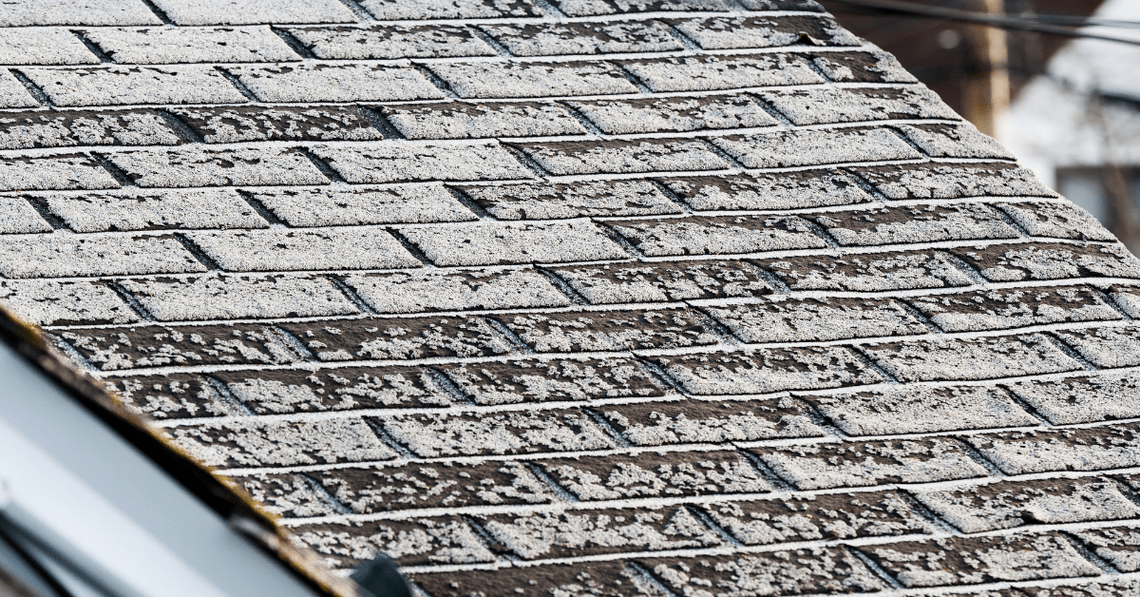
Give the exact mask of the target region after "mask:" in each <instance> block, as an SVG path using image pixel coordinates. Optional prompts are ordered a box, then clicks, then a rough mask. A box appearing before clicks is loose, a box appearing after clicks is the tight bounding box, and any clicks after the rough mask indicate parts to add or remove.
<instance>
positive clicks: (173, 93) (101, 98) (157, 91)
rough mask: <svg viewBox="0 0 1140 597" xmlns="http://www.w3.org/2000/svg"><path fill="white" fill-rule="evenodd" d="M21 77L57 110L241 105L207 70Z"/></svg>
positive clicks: (35, 71)
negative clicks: (139, 106) (67, 108)
mask: <svg viewBox="0 0 1140 597" xmlns="http://www.w3.org/2000/svg"><path fill="white" fill-rule="evenodd" d="M22 72H23V73H24V74H25V75H27V76H28V78H29V79H31V81H32V82H33V83H35V84H36V85H37V86H38V87H39V88H40V89H43V91H44V93H46V94H47V96H48V97H49V98H51V101H52V102H54V103H55V104H56V105H59V106H115V105H127V104H198V103H207V102H209V103H221V104H240V103H244V102H245V101H247V100H246V99H245V96H244V95H242V94H241V92H239V91H238V90H237V88H236V87H234V86H233V85H231V84H230V82H229V81H227V80H226V78H225V77H223V76H222V75H221V74H220V73H218V72H217V71H216V70H214V69H213V68H211V67H208V66H199V65H190V66H164V67H153V66H108V67H89V68H73V69H45V68H25V69H23V70H22Z"/></svg>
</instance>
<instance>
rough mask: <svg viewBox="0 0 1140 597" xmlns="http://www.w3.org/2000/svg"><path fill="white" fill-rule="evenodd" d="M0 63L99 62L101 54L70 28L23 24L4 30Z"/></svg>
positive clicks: (1, 34) (0, 43)
mask: <svg viewBox="0 0 1140 597" xmlns="http://www.w3.org/2000/svg"><path fill="white" fill-rule="evenodd" d="M40 6H43V3H40ZM8 10H11V5H8ZM7 14H9V15H11V13H7ZM0 64H13V65H25V64H37V65H57V64H58V65H63V64H99V58H98V57H96V56H95V55H94V54H92V53H91V51H90V50H88V49H87V46H85V45H83V42H81V41H79V38H78V37H76V36H75V34H73V33H71V32H70V31H68V30H66V29H56V28H47V27H43V28H40V27H34V28H33V27H26V28H24V27H22V28H19V29H14V28H13V29H4V30H0Z"/></svg>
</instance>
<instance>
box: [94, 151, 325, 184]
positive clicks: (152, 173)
mask: <svg viewBox="0 0 1140 597" xmlns="http://www.w3.org/2000/svg"><path fill="white" fill-rule="evenodd" d="M107 159H108V160H110V161H111V163H113V164H115V165H116V166H118V167H119V168H121V169H122V170H123V172H125V173H126V175H127V176H128V177H129V178H130V179H131V180H132V181H134V183H135V184H137V185H139V186H140V187H208V186H228V185H279V184H301V185H305V184H325V183H327V182H328V179H327V178H325V176H324V174H321V171H320V170H318V169H317V167H316V166H315V165H313V163H312V162H311V161H309V159H308V158H306V157H305V156H304V155H303V154H301V153H300V152H297V151H294V150H290V149H278V150H268V151H267V150H261V149H221V150H211V149H200V148H198V147H194V148H187V149H181V150H162V149H157V150H141V151H134V152H130V153H115V154H112V155H110V156H108V158H107Z"/></svg>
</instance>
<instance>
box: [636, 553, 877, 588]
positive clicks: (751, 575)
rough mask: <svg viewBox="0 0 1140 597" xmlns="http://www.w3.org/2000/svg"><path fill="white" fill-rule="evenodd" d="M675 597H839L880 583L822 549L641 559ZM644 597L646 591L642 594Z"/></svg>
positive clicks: (845, 556) (850, 557)
mask: <svg viewBox="0 0 1140 597" xmlns="http://www.w3.org/2000/svg"><path fill="white" fill-rule="evenodd" d="M638 564H640V565H641V566H642V567H644V569H646V570H651V571H652V572H653V573H654V575H656V576H658V577H660V578H662V579H663V580H664V582H665V586H667V587H669V589H670V590H672V591H674V594H677V595H690V594H697V593H698V591H708V587H716V588H717V589H719V590H721V591H723V593H722V594H724V595H748V594H749V593H752V594H761V595H762V594H763V593H757V590H758V588H759V590H763V591H765V592H766V593H768V594H769V595H780V596H783V595H802V594H808V595H811V594H843V593H850V592H861V593H862V592H866V593H870V592H875V591H878V590H880V589H882V588H884V585H883V581H881V580H879V578H878V577H877V576H876V575H875V573H874V572H871V570H870V569H869V568H867V566H866V565H865V564H863V563H862V562H861V561H860V560H859V558H858V557H857V556H855V555H854V554H852V553H851V552H849V551H846V550H843V549H840V548H834V547H821V548H810V549H797V550H793V551H775V552H768V553H749V554H733V555H715V556H704V555H702V556H700V557H695V558H686V557H674V558H668V559H666V558H660V559H648V558H639V559H638ZM646 593H648V594H653V593H650V592H649V591H646Z"/></svg>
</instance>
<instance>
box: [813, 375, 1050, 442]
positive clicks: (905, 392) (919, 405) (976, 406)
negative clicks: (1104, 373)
mask: <svg viewBox="0 0 1140 597" xmlns="http://www.w3.org/2000/svg"><path fill="white" fill-rule="evenodd" d="M804 399H805V400H807V401H808V402H810V403H811V404H813V405H814V406H815V407H816V408H818V409H819V411H820V413H822V414H823V416H825V417H827V418H828V420H830V421H832V422H833V423H834V424H835V425H836V426H837V427H839V428H840V429H842V430H843V432H844V433H848V434H850V435H892V434H896V433H930V432H936V431H957V430H960V429H988V428H995V427H1021V426H1034V425H1038V424H1039V422H1038V421H1037V419H1034V418H1033V417H1032V416H1030V415H1029V414H1028V413H1026V412H1025V411H1024V410H1022V409H1021V407H1019V406H1018V405H1017V404H1016V403H1015V402H1014V401H1013V400H1012V399H1011V398H1010V397H1009V395H1008V394H1006V393H1005V392H1004V391H1002V390H999V389H997V388H994V387H991V386H959V387H944V388H930V387H905V386H904V387H893V388H886V389H877V390H866V391H859V392H847V393H843V394H827V395H808V396H805V397H804Z"/></svg>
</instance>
